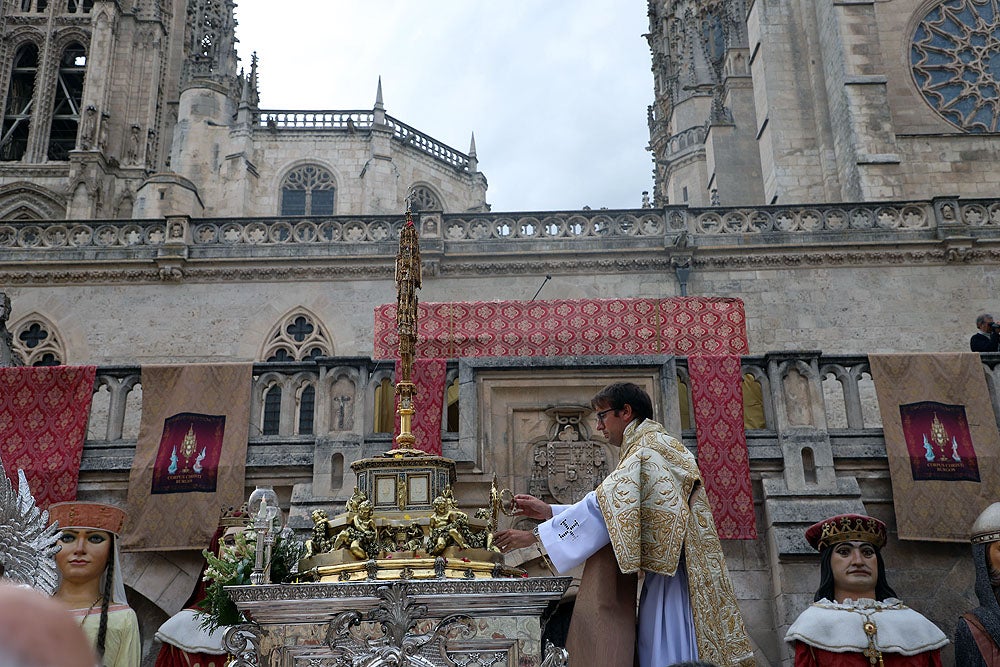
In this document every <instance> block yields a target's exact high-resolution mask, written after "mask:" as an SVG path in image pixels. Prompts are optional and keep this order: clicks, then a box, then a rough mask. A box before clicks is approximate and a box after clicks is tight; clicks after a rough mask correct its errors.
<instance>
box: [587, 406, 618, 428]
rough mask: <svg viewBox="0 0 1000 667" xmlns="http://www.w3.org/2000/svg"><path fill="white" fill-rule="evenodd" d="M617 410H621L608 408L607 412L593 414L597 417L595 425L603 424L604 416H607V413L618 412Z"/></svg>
mask: <svg viewBox="0 0 1000 667" xmlns="http://www.w3.org/2000/svg"><path fill="white" fill-rule="evenodd" d="M619 410H621V408H608V409H607V410H601V411H600V412H595V413H594V414H595V416H596V417H597V423H598V424H603V423H604V415H606V414H608V413H609V412H618V411H619Z"/></svg>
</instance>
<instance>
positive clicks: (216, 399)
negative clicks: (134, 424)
mask: <svg viewBox="0 0 1000 667" xmlns="http://www.w3.org/2000/svg"><path fill="white" fill-rule="evenodd" d="M252 386H253V366H252V365H251V364H190V365H185V366H143V367H142V419H141V421H140V423H139V438H138V442H137V443H136V448H135V459H134V460H133V463H132V471H131V473H130V474H129V484H128V508H129V519H128V524H127V525H126V529H125V535H124V537H123V540H122V547H123V548H124V549H126V550H129V551H154V550H156V551H171V550H177V549H203V548H205V546H206V545H208V542H209V540H210V539H211V537H212V533H213V532H214V531H215V528H216V526H217V524H218V520H219V508H221V507H228V506H238V505H240V504H241V503H242V502H243V500H244V498H245V496H244V483H245V479H244V477H245V475H244V473H245V469H246V458H247V437H248V435H249V430H250V393H251V387H252Z"/></svg>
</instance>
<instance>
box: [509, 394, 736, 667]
mask: <svg viewBox="0 0 1000 667" xmlns="http://www.w3.org/2000/svg"><path fill="white" fill-rule="evenodd" d="M591 405H592V407H593V408H594V410H595V412H596V415H597V428H598V429H599V430H600V431H601V432H602V433H603V434H604V436H605V437H606V438H607V440H608V443H609V444H610V445H612V446H613V447H620V448H621V456H620V461H619V463H618V465H617V467H616V468H615V470H614V471H613V472H612V473H611V474H610V475H608V477H607V478H606V479H605V480H604V481H603V482H602V483H601V484H600V485H599V486H598V488H597V489H596V490H595V491H592V492H590V493H588V494H587V495H586V496H585V497H584V498H583V500H581V501H580V502H578V503H576V504H574V505H568V506H563V505H549V504H547V503H545V502H543V501H541V500H539V499H538V498H535V497H534V496H530V495H517V496H515V497H514V500H515V503H516V507H517V511H518V512H519V513H520V514H522V515H523V516H525V517H528V518H534V519H539V520H542V523H541V524H540V525H538V526H537V527H536V528H535V530H534V532H528V531H522V530H505V531H500V532H499V533H497V534H496V538H495V541H494V543H495V544H496V545H497V546H499V547H500V548H501V550H504V551H508V550H510V549H516V548H520V547H524V546H527V545H528V544H531V543H532V542H534V541H537V542H539V543H540V545H541V546H542V547H543V548H544V550H545V551H546V552H547V554H548V557H549V558H550V559H551V561H552V564H553V566H554V567H555V568H556V569H557V570H558V571H559V572H561V573H564V572H568V571H570V570H572V569H573V568H574V567H575V566H577V565H579V564H581V563H585V566H584V571H583V579H582V581H581V583H580V590H579V592H578V594H577V599H576V606H575V607H574V610H573V617H572V620H571V621H570V629H569V637H568V638H567V644H566V648H567V649H568V651H569V655H570V661H571V664H572V665H573V667H587V666H589V665H593V666H594V667H598V666H600V667H632V665H633V664H634V658H635V654H636V652H638V658H639V665H640V667H662V666H663V665H669V664H673V663H676V662H683V661H693V660H702V661H707V662H711V663H714V664H716V665H719V667H737V666H739V667H748V666H751V665H753V664H754V660H753V651H752V649H751V646H750V640H749V638H748V636H747V633H746V630H745V628H744V625H743V619H742V617H741V615H740V610H739V607H738V606H737V603H736V595H735V593H734V591H733V586H732V583H731V582H730V580H729V573H728V571H727V569H726V561H725V557H724V556H723V553H722V544H721V543H720V541H719V537H718V534H717V533H716V531H715V523H714V521H713V519H712V511H711V508H710V507H709V503H708V498H707V497H706V495H705V489H704V486H703V485H702V482H701V476H700V474H699V472H698V466H697V463H696V462H695V459H694V456H692V454H691V453H690V452H689V451H688V449H687V448H686V447H685V446H684V444H683V443H681V442H680V441H678V440H677V439H676V438H673V437H672V436H670V435H669V434H668V433H667V432H666V430H665V429H664V428H663V426H661V425H660V424H658V423H656V422H655V421H653V419H652V416H653V405H652V400H651V399H650V397H649V395H648V394H647V393H646V392H645V391H644V390H643V389H642V388H641V387H639V386H638V385H636V384H632V383H626V382H620V383H615V384H611V385H608V386H607V387H605V388H604V389H602V390H601V391H600V392H599V393H598V394H597V395H596V396H594V398H593V399H592V401H591ZM640 571H641V572H642V573H643V587H642V593H641V595H640V596H639V608H638V624H637V623H636V593H637V587H638V573H639V572H640Z"/></svg>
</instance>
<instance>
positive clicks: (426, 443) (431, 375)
mask: <svg viewBox="0 0 1000 667" xmlns="http://www.w3.org/2000/svg"><path fill="white" fill-rule="evenodd" d="M447 375H448V362H447V361H446V360H445V359H415V360H414V361H413V377H412V378H411V380H412V382H413V384H415V385H416V387H417V395H416V396H415V397H414V399H413V403H414V406H413V407H414V408H415V409H416V412H417V413H416V415H414V420H413V424H412V430H413V435H414V436H416V438H417V443H416V445H415V447H416V448H417V449H419V450H421V451H425V452H427V453H428V454H434V455H435V456H441V415H442V414H443V412H442V410H443V409H444V381H445V378H446V377H447ZM396 377H397V378H398V377H400V370H399V360H398V359H397V360H396ZM396 407H397V408H399V396H396ZM395 432H396V433H399V414H398V413H397V414H396V431H395Z"/></svg>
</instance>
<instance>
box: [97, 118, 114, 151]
mask: <svg viewBox="0 0 1000 667" xmlns="http://www.w3.org/2000/svg"><path fill="white" fill-rule="evenodd" d="M110 119H111V114H109V113H107V112H105V113H102V114H101V129H100V130H99V131H98V133H97V135H98V138H97V148H98V150H100V151H106V150H108V121H109V120H110Z"/></svg>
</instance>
